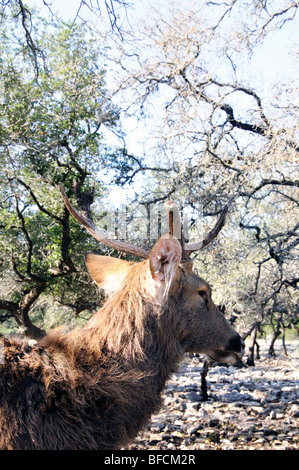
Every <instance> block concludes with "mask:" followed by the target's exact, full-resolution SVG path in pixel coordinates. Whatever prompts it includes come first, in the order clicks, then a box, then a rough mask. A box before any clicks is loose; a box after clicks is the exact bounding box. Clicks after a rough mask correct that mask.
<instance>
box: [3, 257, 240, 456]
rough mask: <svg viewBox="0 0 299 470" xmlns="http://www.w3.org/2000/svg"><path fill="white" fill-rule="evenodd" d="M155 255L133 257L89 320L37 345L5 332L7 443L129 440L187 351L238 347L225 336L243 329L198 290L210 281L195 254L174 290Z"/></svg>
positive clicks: (36, 445) (58, 445) (109, 444)
mask: <svg viewBox="0 0 299 470" xmlns="http://www.w3.org/2000/svg"><path fill="white" fill-rule="evenodd" d="M111 262H112V261H111ZM149 262H151V261H144V262H141V263H138V264H132V263H130V264H128V266H127V273H126V276H125V278H124V280H123V282H122V286H121V288H119V289H117V290H116V292H114V293H112V295H111V296H110V297H109V298H108V300H107V301H106V303H105V305H104V306H103V308H102V309H101V310H100V311H99V312H97V313H96V314H95V315H94V316H93V317H92V318H91V320H90V321H89V322H88V324H87V325H86V327H85V328H82V329H81V330H74V331H71V332H68V333H66V332H64V331H63V330H54V331H53V332H50V333H49V334H48V336H46V337H45V338H44V339H42V340H41V341H40V342H39V343H38V344H37V345H35V346H34V347H29V346H27V345H26V344H20V343H17V342H16V341H13V340H9V339H5V338H3V339H2V341H4V347H5V362H4V364H3V365H2V366H0V448H1V449H117V448H121V447H123V446H126V445H127V444H128V443H129V442H130V441H131V440H132V439H133V438H134V437H135V436H136V434H137V433H138V431H139V430H140V429H141V428H142V427H143V426H144V425H145V424H146V423H147V421H148V420H149V419H150V416H151V415H152V414H153V413H154V412H156V411H157V410H158V408H159V406H160V404H161V391H162V390H163V387H164V386H165V382H166V380H167V379H168V378H169V376H170V375H171V373H172V372H173V371H174V369H175V368H176V366H177V364H178V362H179V361H180V360H181V359H182V357H183V354H184V352H185V351H187V350H190V351H191V350H197V351H199V352H207V353H211V351H212V352H213V354H216V355H217V354H218V353H219V357H220V356H221V355H222V356H223V357H224V356H225V355H227V357H228V355H229V354H231V352H227V351H226V347H225V345H226V344H227V343H228V342H229V339H230V338H232V337H236V333H235V332H234V330H233V329H232V328H231V327H230V326H229V325H228V324H227V322H226V321H225V320H224V317H223V316H222V315H221V314H220V312H218V311H217V309H216V308H215V306H214V305H213V303H212V301H211V299H209V305H208V304H207V302H205V301H204V300H203V299H202V298H201V297H200V296H199V295H198V289H199V288H201V289H206V290H207V292H209V287H208V285H207V284H206V283H205V282H204V281H203V280H201V279H200V278H198V277H197V276H196V275H195V274H194V273H193V272H192V270H191V267H190V266H189V265H188V264H187V263H182V264H181V265H180V266H177V265H175V266H174V267H173V281H172V283H171V285H170V289H169V293H168V295H167V297H166V298H164V297H163V295H161V292H160V291H161V289H162V290H163V286H162V287H161V285H160V284H161V283H160V284H158V283H155V281H153V278H152V276H151V274H150V269H149ZM161 269H162V268H161ZM200 286H201V287H200ZM168 287H169V286H168ZM159 289H160V290H159ZM164 290H165V286H164ZM194 292H195V295H196V297H195V296H194V295H193V293H194ZM209 295H210V294H209ZM192 296H193V297H194V298H193V297H192ZM161 299H162V300H161ZM195 304H196V305H195ZM195 314H196V315H197V316H196V315H195ZM203 315H205V316H206V320H204V316H203ZM207 315H209V318H207ZM220 315H221V316H220ZM193 317H194V318H193ZM197 317H198V318H197ZM192 318H193V319H192ZM213 319H214V320H213ZM211 322H212V323H211ZM213 322H214V323H215V322H216V323H215V324H214V323H213ZM210 323H211V325H210ZM215 325H217V326H218V327H219V329H220V331H218V332H217V331H216V330H215ZM209 328H210V330H211V331H212V332H213V334H214V336H215V339H212V340H210V341H209V340H208V339H207V334H208V335H210V336H211V332H210V333H209V331H210V330H209ZM199 330H200V331H199ZM0 340H1V338H0ZM214 343H215V344H214ZM240 348H241V346H240ZM236 349H237V348H236ZM217 351H218V353H217ZM219 351H220V352H219ZM230 351H232V349H230ZM222 356H221V357H222Z"/></svg>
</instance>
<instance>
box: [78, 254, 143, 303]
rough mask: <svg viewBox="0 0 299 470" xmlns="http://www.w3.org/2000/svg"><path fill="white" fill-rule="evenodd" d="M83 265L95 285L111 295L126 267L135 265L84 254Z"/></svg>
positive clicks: (120, 280) (110, 258)
mask: <svg viewBox="0 0 299 470" xmlns="http://www.w3.org/2000/svg"><path fill="white" fill-rule="evenodd" d="M85 264H86V267H87V270H88V272H89V274H90V276H91V278H92V279H93V280H94V281H95V282H96V284H97V285H98V286H99V287H101V288H102V289H104V290H105V291H106V292H107V293H109V294H111V293H112V292H115V291H116V290H117V289H118V288H119V287H120V285H121V283H122V281H123V279H124V278H125V276H126V273H127V269H128V267H129V266H132V265H133V264H135V263H133V262H130V261H125V260H123V259H119V258H113V257H111V256H101V255H96V254H94V253H86V255H85Z"/></svg>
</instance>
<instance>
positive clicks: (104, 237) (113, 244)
mask: <svg viewBox="0 0 299 470" xmlns="http://www.w3.org/2000/svg"><path fill="white" fill-rule="evenodd" d="M59 187H60V192H61V194H62V197H63V200H64V203H65V205H66V207H67V208H68V210H69V211H70V213H71V214H72V215H73V216H74V217H75V219H77V220H78V221H79V222H80V223H81V224H82V225H83V227H85V228H86V230H87V231H88V232H89V233H90V234H91V235H92V236H93V237H94V238H95V239H96V240H98V241H99V242H101V243H103V244H104V245H106V246H108V247H109V248H113V249H114V250H117V251H120V252H122V253H129V254H131V255H134V256H138V257H139V258H143V259H147V258H148V257H149V254H150V250H147V249H146V248H141V247H138V246H135V245H132V244H131V243H125V242H120V241H118V240H114V239H113V238H111V237H110V236H109V234H108V233H107V232H105V231H104V230H101V229H99V228H97V227H96V226H95V224H94V223H93V221H92V220H90V219H88V218H86V217H84V216H83V215H81V214H80V213H79V212H78V211H77V210H76V209H75V208H74V207H73V206H72V204H71V203H70V201H69V198H68V197H67V195H66V192H65V190H64V188H63V186H62V184H61V183H60V184H59Z"/></svg>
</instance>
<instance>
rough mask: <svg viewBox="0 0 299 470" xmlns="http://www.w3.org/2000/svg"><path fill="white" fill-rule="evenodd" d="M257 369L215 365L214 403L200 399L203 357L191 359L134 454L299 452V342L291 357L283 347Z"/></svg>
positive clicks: (211, 387)
mask: <svg viewBox="0 0 299 470" xmlns="http://www.w3.org/2000/svg"><path fill="white" fill-rule="evenodd" d="M259 343H260V346H261V359H260V360H258V361H256V364H255V366H254V367H243V368H237V367H234V366H228V367H227V366H224V365H221V366H220V365H214V366H213V367H212V368H211V369H210V370H209V372H208V375H207V382H208V389H209V399H208V400H207V401H202V399H201V396H200V394H199V391H200V381H201V371H202V365H203V359H204V358H203V357H200V358H198V357H192V358H190V357H187V356H186V358H185V360H184V361H183V363H182V364H181V367H180V369H179V370H178V372H177V373H176V374H175V375H173V377H172V379H171V380H170V381H169V383H168V384H167V388H166V390H165V392H164V404H163V407H162V408H161V410H160V412H159V413H158V414H157V415H155V416H154V417H153V419H152V421H151V423H150V424H149V425H148V426H147V427H146V429H145V430H144V431H143V432H142V433H140V434H139V435H138V437H137V439H136V440H135V442H134V443H133V444H132V445H131V446H130V448H129V449H131V450H133V449H136V450H137V449H140V450H141V449H146V450H201V449H203V450H206V449H209V450H210V449H213V450H218V449H222V450H237V449H242V450H256V449H257V450H260V449H264V450H298V449H299V341H293V342H289V343H288V344H287V346H288V352H289V356H288V357H285V356H284V355H283V353H282V350H281V348H280V347H279V345H277V347H276V351H277V357H275V358H269V357H268V356H267V347H268V345H267V344H266V342H265V341H262V342H259Z"/></svg>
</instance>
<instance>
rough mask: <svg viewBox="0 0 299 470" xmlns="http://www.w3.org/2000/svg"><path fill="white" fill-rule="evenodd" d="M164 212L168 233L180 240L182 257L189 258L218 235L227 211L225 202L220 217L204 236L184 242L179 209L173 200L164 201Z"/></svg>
mask: <svg viewBox="0 0 299 470" xmlns="http://www.w3.org/2000/svg"><path fill="white" fill-rule="evenodd" d="M165 209H166V213H167V215H168V219H169V234H170V236H171V237H173V236H174V237H176V238H178V239H179V240H180V242H181V245H182V252H183V253H182V259H183V260H187V259H189V258H190V255H191V253H194V251H199V250H202V249H203V248H205V247H206V246H208V245H209V244H210V243H211V242H212V241H213V240H214V239H215V238H216V237H217V235H218V233H219V232H220V230H221V229H222V227H223V225H224V223H225V216H226V213H227V211H228V205H227V204H226V205H225V206H224V208H223V209H222V211H221V214H220V217H219V219H218V220H217V222H216V224H215V226H214V227H213V228H212V230H210V232H209V233H208V234H207V236H206V237H204V238H198V239H197V240H196V241H195V242H192V243H185V239H184V233H183V230H182V225H181V221H180V214H179V210H178V208H177V206H176V204H175V202H174V201H167V202H166V203H165Z"/></svg>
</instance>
